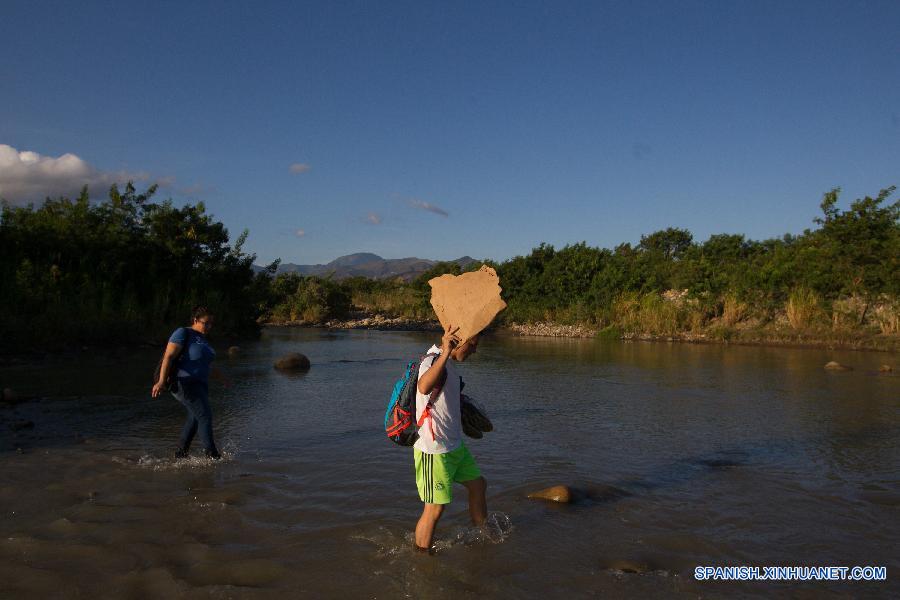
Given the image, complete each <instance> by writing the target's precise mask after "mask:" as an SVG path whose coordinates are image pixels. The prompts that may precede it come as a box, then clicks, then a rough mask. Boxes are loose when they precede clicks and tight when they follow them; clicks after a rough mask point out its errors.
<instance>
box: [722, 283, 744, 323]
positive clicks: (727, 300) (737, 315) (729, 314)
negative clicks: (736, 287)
mask: <svg viewBox="0 0 900 600" xmlns="http://www.w3.org/2000/svg"><path fill="white" fill-rule="evenodd" d="M749 314H750V307H749V306H748V305H747V303H746V302H741V301H740V300H739V299H738V297H737V294H735V293H733V292H729V293H727V294H725V297H724V298H723V308H722V323H723V324H725V325H726V326H728V327H732V326H734V325H736V324H737V323H740V322H741V321H743V320H744V319H746V318H747V316H748V315H749Z"/></svg>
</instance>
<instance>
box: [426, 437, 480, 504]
mask: <svg viewBox="0 0 900 600" xmlns="http://www.w3.org/2000/svg"><path fill="white" fill-rule="evenodd" d="M413 453H414V454H415V462H416V487H418V488H419V498H420V499H421V500H422V502H427V503H428V504H449V503H450V501H451V500H452V499H453V489H452V488H453V482H454V481H455V482H457V483H462V482H463V481H471V480H473V479H478V478H479V477H481V470H480V469H479V468H478V465H476V464H475V458H473V457H472V453H471V452H469V449H468V448H466V446H465V444H463V445H462V446H460V447H459V448H457V449H456V450H453V451H452V452H447V453H446V454H426V453H424V452H422V451H421V450H419V449H418V448H414V449H413Z"/></svg>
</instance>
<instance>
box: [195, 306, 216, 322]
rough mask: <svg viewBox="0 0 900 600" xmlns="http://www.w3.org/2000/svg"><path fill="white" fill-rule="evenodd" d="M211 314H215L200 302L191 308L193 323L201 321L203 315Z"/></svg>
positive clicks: (208, 315) (209, 315)
mask: <svg viewBox="0 0 900 600" xmlns="http://www.w3.org/2000/svg"><path fill="white" fill-rule="evenodd" d="M211 316H213V314H212V312H211V311H210V310H209V309H208V308H207V307H205V306H203V305H202V304H199V305H197V306H195V307H194V308H193V309H192V310H191V323H194V322H196V321H199V320H200V319H202V318H203V317H211Z"/></svg>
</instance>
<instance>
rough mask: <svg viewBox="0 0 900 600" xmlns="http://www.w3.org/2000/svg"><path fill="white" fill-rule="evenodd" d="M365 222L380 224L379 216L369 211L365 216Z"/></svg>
mask: <svg viewBox="0 0 900 600" xmlns="http://www.w3.org/2000/svg"><path fill="white" fill-rule="evenodd" d="M366 223H370V224H372V225H380V224H381V216H380V215H376V214H375V213H369V215H368V216H367V217H366Z"/></svg>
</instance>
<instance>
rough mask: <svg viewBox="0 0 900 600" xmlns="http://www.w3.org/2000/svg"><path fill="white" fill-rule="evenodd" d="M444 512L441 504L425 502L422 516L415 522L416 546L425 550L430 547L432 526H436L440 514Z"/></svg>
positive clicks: (432, 532)
mask: <svg viewBox="0 0 900 600" xmlns="http://www.w3.org/2000/svg"><path fill="white" fill-rule="evenodd" d="M443 512H444V505H443V504H427V503H426V504H425V508H424V509H422V516H421V517H419V522H418V523H416V546H418V547H419V548H420V549H423V550H427V549H429V548H431V540H432V538H433V537H434V528H435V527H436V526H437V522H438V520H439V519H440V518H441V514H443Z"/></svg>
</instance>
